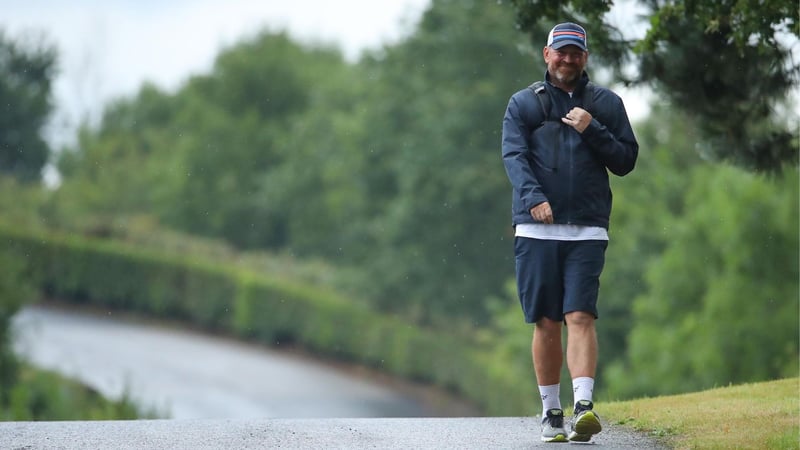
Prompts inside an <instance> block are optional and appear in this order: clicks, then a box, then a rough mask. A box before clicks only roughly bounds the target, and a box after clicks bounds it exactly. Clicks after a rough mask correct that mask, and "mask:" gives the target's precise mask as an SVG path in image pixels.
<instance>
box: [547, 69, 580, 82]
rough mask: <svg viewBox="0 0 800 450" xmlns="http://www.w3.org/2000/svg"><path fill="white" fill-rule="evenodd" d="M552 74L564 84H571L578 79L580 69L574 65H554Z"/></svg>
mask: <svg viewBox="0 0 800 450" xmlns="http://www.w3.org/2000/svg"><path fill="white" fill-rule="evenodd" d="M552 75H553V76H554V77H555V79H556V80H558V82H559V83H561V84H565V85H572V84H574V83H575V82H577V81H578V79H579V78H580V76H581V70H580V68H578V67H575V66H562V67H556V68H555V70H553V73H552Z"/></svg>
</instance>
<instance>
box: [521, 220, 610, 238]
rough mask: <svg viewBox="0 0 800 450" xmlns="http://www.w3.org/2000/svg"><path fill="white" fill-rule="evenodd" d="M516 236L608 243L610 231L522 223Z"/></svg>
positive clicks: (572, 226)
mask: <svg viewBox="0 0 800 450" xmlns="http://www.w3.org/2000/svg"><path fill="white" fill-rule="evenodd" d="M515 234H516V235H517V236H519V237H526V238H533V239H548V240H551V241H607V240H608V230H606V229H605V228H603V227H589V226H585V225H566V224H545V223H521V224H519V225H517V227H516V232H515Z"/></svg>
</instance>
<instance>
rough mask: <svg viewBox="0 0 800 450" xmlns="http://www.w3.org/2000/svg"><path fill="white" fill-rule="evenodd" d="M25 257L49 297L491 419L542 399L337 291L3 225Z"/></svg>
mask: <svg viewBox="0 0 800 450" xmlns="http://www.w3.org/2000/svg"><path fill="white" fill-rule="evenodd" d="M0 241H2V242H6V243H7V245H12V246H15V247H16V250H17V254H22V255H26V258H27V263H28V267H29V268H30V269H31V270H32V272H33V276H34V279H35V281H36V283H37V284H38V285H39V286H40V288H41V290H42V293H43V294H44V295H46V296H50V297H53V298H59V299H62V300H65V301H69V302H74V303H80V304H90V305H97V306H104V307H109V308H115V309H124V310H129V311H134V312H138V313H143V314H147V315H151V316H155V317H159V318H167V319H173V320H180V321H183V322H185V323H187V324H190V325H192V326H195V327H200V328H203V329H207V330H211V331H224V332H228V333H231V334H233V335H236V336H239V337H241V338H243V339H253V340H257V341H260V342H264V343H267V344H270V345H276V344H280V343H285V342H293V343H296V344H299V345H301V346H302V347H304V348H307V349H309V350H311V351H313V352H315V353H317V354H320V355H322V356H324V357H330V358H335V359H340V360H347V361H352V362H356V363H359V364H365V365H369V366H372V367H375V368H378V369H379V370H382V371H385V372H387V373H390V374H393V375H397V376H400V377H403V378H407V379H411V380H418V381H423V382H429V383H432V384H435V385H438V386H441V387H444V388H447V389H451V390H453V391H455V392H457V393H458V394H460V395H462V396H463V397H466V398H468V399H469V400H471V401H473V402H474V403H475V404H476V405H477V406H478V407H480V408H481V409H482V410H483V411H484V412H485V413H486V414H489V415H520V414H526V413H528V412H529V411H528V410H527V409H528V407H529V406H530V405H532V404H535V402H534V400H535V399H537V398H538V396H537V395H536V393H535V391H534V388H535V382H533V377H532V374H531V373H522V374H520V373H514V371H513V370H512V369H511V368H510V365H506V364H504V363H503V361H498V360H497V358H495V357H493V355H492V352H491V351H490V350H491V349H490V348H485V346H478V345H477V344H475V343H474V342H471V341H469V340H465V339H464V338H460V337H457V336H452V335H450V334H448V333H446V332H441V331H436V330H431V329H424V328H420V327H418V326H416V325H413V324H411V323H408V322H406V321H403V320H401V319H399V318H397V317H393V316H387V315H382V314H379V313H377V312H375V311H373V310H370V309H368V308H367V307H366V306H364V305H362V304H359V303H356V302H352V301H348V300H347V299H345V298H343V297H341V296H339V295H337V294H336V293H334V292H330V291H327V290H325V289H322V288H320V287H316V286H308V285H304V284H301V283H299V282H297V281H294V280H285V279H276V278H271V277H270V276H269V274H263V273H252V272H251V271H248V270H246V269H242V268H232V267H226V266H225V265H224V264H223V263H220V262H213V261H203V260H199V259H197V257H195V256H193V255H178V254H161V253H158V252H156V251H153V250H145V249H142V248H139V247H135V246H133V245H132V244H129V243H124V242H119V241H109V240H101V239H92V238H86V237H82V236H77V235H59V234H56V233H54V232H47V233H43V232H38V233H35V232H31V231H28V230H18V229H12V228H7V227H2V226H0Z"/></svg>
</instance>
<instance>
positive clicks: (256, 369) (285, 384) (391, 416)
mask: <svg viewBox="0 0 800 450" xmlns="http://www.w3.org/2000/svg"><path fill="white" fill-rule="evenodd" d="M14 330H15V348H16V350H17V352H18V353H19V354H21V355H22V356H24V357H26V358H28V359H29V360H30V361H32V362H34V363H35V364H36V365H39V366H41V367H48V368H51V369H55V370H58V371H59V372H62V373H64V374H67V375H71V376H73V377H75V378H77V379H79V380H82V381H83V382H84V383H86V384H87V385H89V386H93V387H94V388H95V389H97V390H99V391H100V392H102V393H103V394H105V395H106V396H109V397H115V396H119V395H121V394H122V393H123V392H126V391H127V392H128V393H129V394H130V395H131V396H132V397H133V398H134V399H136V400H137V401H138V402H140V404H141V402H144V403H145V404H147V405H150V406H158V407H160V408H162V411H163V408H165V407H166V408H168V410H169V413H170V414H169V416H170V417H171V418H172V419H171V420H165V419H158V420H127V421H58V422H0V448H13V449H17V448H19V449H22V448H24V449H30V450H33V449H54V448H58V449H62V450H71V449H75V450H78V449H81V450H82V449H87V448H114V449H172V450H175V449H192V450H202V449H243V448H302V449H308V448H320V449H323V448H324V449H334V448H336V449H338V448H342V449H355V448H358V449H361V448H372V449H374V448H380V449H406V448H414V449H437V450H441V449H471V448H476V449H495V448H496V449H530V448H539V447H545V448H547V447H549V448H553V447H556V448H558V447H573V446H574V445H587V444H561V445H559V444H544V443H542V442H541V441H540V437H539V434H540V426H539V418H538V417H535V416H534V417H464V416H463V413H470V414H475V411H474V410H471V409H470V408H469V407H468V405H464V404H459V402H458V400H457V399H453V398H448V397H447V396H443V395H442V394H441V393H432V391H431V390H430V389H429V388H425V389H422V390H420V389H419V387H418V386H417V387H415V386H412V385H407V384H404V383H402V382H399V381H397V380H389V379H386V378H377V379H376V378H375V377H374V375H370V374H365V373H362V372H360V371H356V372H355V373H354V371H353V370H348V369H344V368H342V367H338V366H332V365H329V364H326V363H320V362H319V361H313V360H309V359H308V358H306V357H301V356H297V355H294V354H291V353H286V352H278V351H275V350H274V349H269V348H265V347H263V346H257V345H250V344H245V343H241V342H238V341H235V340H231V339H225V338H220V337H213V336H207V335H204V334H200V333H194V332H190V331H186V330H176V329H173V328H169V327H165V326H163V325H154V324H152V323H147V322H141V321H136V320H133V321H132V320H130V319H121V318H117V317H114V315H113V314H102V315H98V314H96V313H95V314H90V313H87V312H75V311H69V310H63V309H56V308H52V307H41V306H35V307H27V308H25V309H24V310H22V311H21V312H20V313H18V314H17V315H16V316H15V318H14ZM431 398H435V399H437V400H436V401H434V402H431ZM443 404H444V406H443ZM436 415H439V416H445V415H449V416H452V417H434V416H436ZM603 427H604V428H603V432H602V433H600V434H599V435H597V436H596V437H595V438H594V440H593V441H592V442H591V443H589V444H588V445H589V446H590V447H591V448H596V449H633V448H635V449H645V448H646V449H662V448H666V447H665V446H664V445H663V444H662V443H660V442H659V441H657V440H655V439H653V438H651V437H649V436H647V435H644V434H642V433H637V432H634V431H633V430H631V429H630V428H626V427H624V426H620V425H616V424H612V423H607V422H606V421H603Z"/></svg>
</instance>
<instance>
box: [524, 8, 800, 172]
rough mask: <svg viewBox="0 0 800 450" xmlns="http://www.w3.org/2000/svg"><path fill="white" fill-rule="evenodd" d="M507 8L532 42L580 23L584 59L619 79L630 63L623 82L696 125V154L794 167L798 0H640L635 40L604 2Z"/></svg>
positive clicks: (755, 166)
mask: <svg viewBox="0 0 800 450" xmlns="http://www.w3.org/2000/svg"><path fill="white" fill-rule="evenodd" d="M511 3H512V5H513V6H514V8H515V10H516V11H517V17H518V23H519V25H520V26H521V27H522V28H523V29H525V30H526V31H528V32H529V33H531V35H532V36H533V37H534V39H539V38H540V37H541V36H546V31H545V30H544V29H543V28H547V27H549V26H552V23H555V22H557V21H563V20H574V21H578V22H580V23H582V24H585V25H586V28H587V32H588V33H589V35H590V46H591V49H590V50H591V52H592V54H593V55H598V56H599V57H600V59H601V60H602V61H605V62H608V63H610V65H611V66H612V67H614V68H615V69H616V71H617V73H618V75H619V76H621V77H622V78H626V77H625V76H623V75H622V73H623V72H624V70H623V69H625V68H626V63H627V62H628V61H633V62H635V64H636V66H637V69H638V70H637V75H636V76H634V77H633V78H631V79H629V80H628V81H629V82H634V83H646V84H648V85H650V86H651V87H653V88H654V89H655V90H656V91H657V92H658V93H659V94H660V95H662V96H663V97H664V98H665V99H667V100H668V101H669V102H670V103H671V104H672V105H673V106H674V108H676V109H678V110H681V111H683V112H684V113H686V114H687V115H688V116H689V117H690V118H691V119H692V120H695V121H697V123H698V124H699V129H700V130H701V131H702V132H703V137H704V141H705V144H704V145H703V146H701V147H700V149H699V150H700V151H701V152H702V153H704V154H705V155H707V156H709V157H714V158H715V159H718V160H726V161H731V162H733V163H735V164H737V165H740V166H741V167H744V168H747V169H751V170H756V171H759V172H776V171H780V169H781V167H782V165H783V164H785V163H789V164H796V163H797V156H798V145H797V142H798V129H797V123H796V116H795V115H794V114H792V113H791V112H790V111H791V108H792V106H793V105H791V104H788V103H787V101H786V100H787V94H788V93H789V91H790V89H791V88H792V87H793V86H795V85H796V84H797V82H798V74H799V73H800V62H798V61H795V60H794V59H793V58H792V54H791V52H792V48H791V47H792V46H797V45H798V44H797V42H798V41H797V39H798V37H800V24H798V11H799V10H798V4H797V2H795V1H790V0H776V1H769V2H754V1H733V0H729V1H720V2H700V1H689V0H686V1H673V0H669V1H666V0H646V1H642V2H639V3H640V4H641V5H642V6H643V7H644V8H645V10H646V15H647V16H648V17H649V18H650V23H649V25H650V26H649V28H648V29H647V34H646V35H645V36H644V38H643V39H641V40H640V41H631V40H629V39H630V38H626V37H625V36H624V35H623V34H622V33H620V30H618V29H617V28H615V27H614V25H612V24H611V23H610V18H609V16H608V15H607V12H608V11H609V9H610V6H611V5H612V4H613V2H610V1H604V2H585V1H571V2H562V3H559V4H558V6H554V4H552V3H550V2H545V1H522V0H512V1H511ZM630 20H631V25H634V24H635V23H636V22H635V18H631V19H630ZM593 59H594V57H593ZM787 115H788V117H787ZM793 119H795V120H793Z"/></svg>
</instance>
